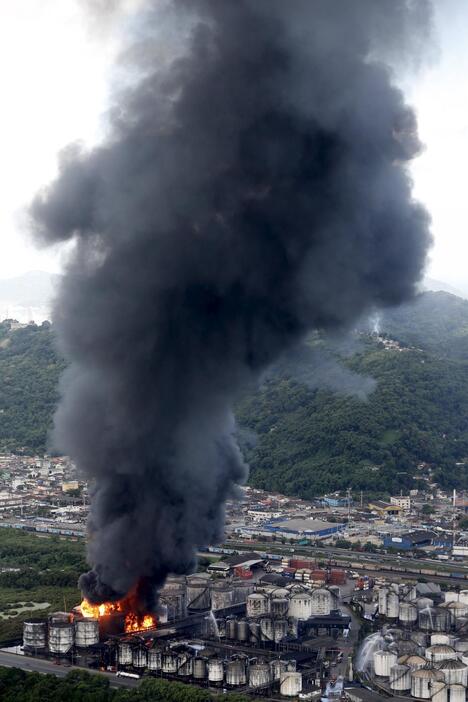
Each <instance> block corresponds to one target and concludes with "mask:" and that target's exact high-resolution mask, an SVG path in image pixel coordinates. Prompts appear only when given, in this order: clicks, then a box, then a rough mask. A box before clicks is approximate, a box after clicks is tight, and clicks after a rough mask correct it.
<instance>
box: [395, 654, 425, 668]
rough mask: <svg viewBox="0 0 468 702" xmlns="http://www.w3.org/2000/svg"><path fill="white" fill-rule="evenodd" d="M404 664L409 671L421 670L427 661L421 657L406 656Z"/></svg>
mask: <svg viewBox="0 0 468 702" xmlns="http://www.w3.org/2000/svg"><path fill="white" fill-rule="evenodd" d="M399 662H400V661H399ZM404 664H405V665H407V666H408V667H409V668H411V670H420V669H421V668H425V666H426V665H427V661H426V659H425V658H423V657H422V656H418V655H413V656H408V657H407V658H406V659H405V661H404Z"/></svg>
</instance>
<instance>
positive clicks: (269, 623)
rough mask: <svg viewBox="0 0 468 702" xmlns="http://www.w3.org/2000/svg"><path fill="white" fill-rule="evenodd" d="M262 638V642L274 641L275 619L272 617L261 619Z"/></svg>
mask: <svg viewBox="0 0 468 702" xmlns="http://www.w3.org/2000/svg"><path fill="white" fill-rule="evenodd" d="M260 638H261V640H262V641H274V629H273V619H271V618H270V617H262V619H260Z"/></svg>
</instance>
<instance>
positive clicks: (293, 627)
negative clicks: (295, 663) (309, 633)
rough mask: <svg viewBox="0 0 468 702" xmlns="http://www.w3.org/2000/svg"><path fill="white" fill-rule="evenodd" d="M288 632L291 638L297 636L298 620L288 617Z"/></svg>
mask: <svg viewBox="0 0 468 702" xmlns="http://www.w3.org/2000/svg"><path fill="white" fill-rule="evenodd" d="M288 634H289V636H291V637H292V638H293V639H297V638H299V622H298V621H297V619H294V617H289V619H288Z"/></svg>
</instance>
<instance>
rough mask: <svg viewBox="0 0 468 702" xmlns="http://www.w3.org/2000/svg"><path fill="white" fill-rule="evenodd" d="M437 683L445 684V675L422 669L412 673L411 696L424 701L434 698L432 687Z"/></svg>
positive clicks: (429, 669)
mask: <svg viewBox="0 0 468 702" xmlns="http://www.w3.org/2000/svg"><path fill="white" fill-rule="evenodd" d="M436 681H442V682H444V676H443V673H439V671H436V670H432V669H431V668H420V669H419V670H413V672H412V673H411V695H412V697H418V698H419V699H422V700H428V699H430V697H431V696H432V687H433V684H434V683H435V682H436Z"/></svg>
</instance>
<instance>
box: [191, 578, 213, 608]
mask: <svg viewBox="0 0 468 702" xmlns="http://www.w3.org/2000/svg"><path fill="white" fill-rule="evenodd" d="M187 607H188V609H190V610H192V611H199V610H205V609H210V607H211V591H210V581H209V580H208V579H207V578H201V577H200V576H198V575H192V576H190V577H189V578H187Z"/></svg>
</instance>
